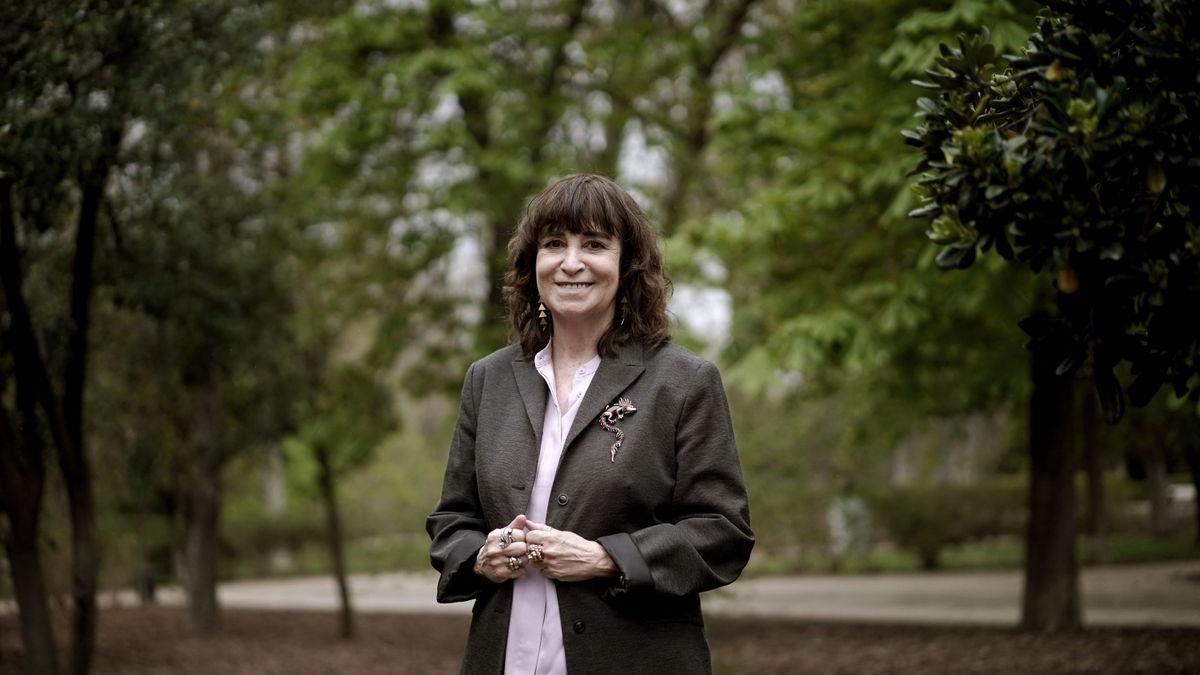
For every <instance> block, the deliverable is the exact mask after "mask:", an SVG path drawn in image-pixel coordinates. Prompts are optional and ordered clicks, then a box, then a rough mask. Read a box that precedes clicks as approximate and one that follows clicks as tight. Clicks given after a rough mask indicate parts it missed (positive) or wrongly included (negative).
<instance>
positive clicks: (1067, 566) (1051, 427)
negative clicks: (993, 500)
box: [1021, 348, 1081, 632]
mask: <svg viewBox="0 0 1200 675" xmlns="http://www.w3.org/2000/svg"><path fill="white" fill-rule="evenodd" d="M1054 361H1055V359H1052V358H1047V355H1046V354H1044V353H1043V352H1042V350H1039V349H1036V348H1035V349H1034V350H1033V354H1032V362H1033V395H1032V396H1031V398H1030V410H1029V455H1030V476H1029V525H1028V529H1027V531H1026V543H1025V589H1024V597H1023V601H1022V605H1023V606H1022V618H1021V626H1022V628H1024V629H1025V630H1028V631H1034V632H1051V631H1064V630H1074V629H1078V628H1079V627H1080V623H1081V617H1080V607H1079V564H1078V561H1077V560H1076V557H1075V481H1074V477H1075V447H1074V446H1075V445H1076V438H1077V434H1076V432H1077V430H1076V422H1077V421H1078V418H1077V416H1076V415H1077V406H1076V405H1075V403H1076V396H1075V389H1076V384H1075V382H1073V381H1072V380H1071V379H1070V377H1059V376H1056V375H1055V373H1054V369H1055V367H1056V365H1057V364H1056V363H1054Z"/></svg>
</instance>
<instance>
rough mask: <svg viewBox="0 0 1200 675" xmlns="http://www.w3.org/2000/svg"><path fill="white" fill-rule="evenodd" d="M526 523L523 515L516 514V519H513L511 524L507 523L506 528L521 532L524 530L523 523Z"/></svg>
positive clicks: (526, 519)
mask: <svg viewBox="0 0 1200 675" xmlns="http://www.w3.org/2000/svg"><path fill="white" fill-rule="evenodd" d="M527 521H528V518H526V517H525V514H524V513H521V514H517V517H516V518H513V520H512V522H511V523H509V524H508V525H507V526H506V527H511V528H512V529H514V530H523V529H525V523H526V522H527Z"/></svg>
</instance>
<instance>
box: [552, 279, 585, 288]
mask: <svg viewBox="0 0 1200 675" xmlns="http://www.w3.org/2000/svg"><path fill="white" fill-rule="evenodd" d="M554 285H555V286H558V287H559V288H562V289H565V290H573V289H584V288H589V287H591V285H592V284H591V282H564V281H558V282H555V284H554Z"/></svg>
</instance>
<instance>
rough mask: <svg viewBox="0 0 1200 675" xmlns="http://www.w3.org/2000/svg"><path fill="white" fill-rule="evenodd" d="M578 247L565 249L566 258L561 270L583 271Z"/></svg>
mask: <svg viewBox="0 0 1200 675" xmlns="http://www.w3.org/2000/svg"><path fill="white" fill-rule="evenodd" d="M579 254H580V250H579V248H578V247H575V246H569V247H567V257H566V258H565V259H564V260H563V270H564V271H566V272H578V271H579V270H581V269H583V259H582V258H581V257H580V255H579Z"/></svg>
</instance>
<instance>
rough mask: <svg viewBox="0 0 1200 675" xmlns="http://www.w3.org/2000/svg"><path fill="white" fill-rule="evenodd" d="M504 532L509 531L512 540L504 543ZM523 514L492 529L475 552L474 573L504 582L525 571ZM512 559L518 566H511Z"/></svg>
mask: <svg viewBox="0 0 1200 675" xmlns="http://www.w3.org/2000/svg"><path fill="white" fill-rule="evenodd" d="M505 532H511V533H512V534H511V537H512V542H511V543H505V541H504V536H505ZM526 552H527V551H526V548H525V515H524V514H522V515H519V516H517V517H516V518H513V521H512V522H511V523H509V524H508V525H507V526H505V527H501V528H499V529H496V530H492V531H491V532H490V533H488V536H487V539H486V540H485V541H484V542H483V546H482V547H480V549H479V553H476V554H475V573H476V574H478V575H480V576H482V577H484V578H485V579H487V580H488V581H491V582H493V583H497V584H500V583H504V582H505V581H508V580H509V579H516V578H517V577H519V576H521V575H522V574H524V573H525V565H527V564H528V561H527V560H526V558H525V554H526ZM512 560H516V561H517V563H515V564H516V565H519V567H516V568H515V569H514V568H513V564H511V561H512Z"/></svg>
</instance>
